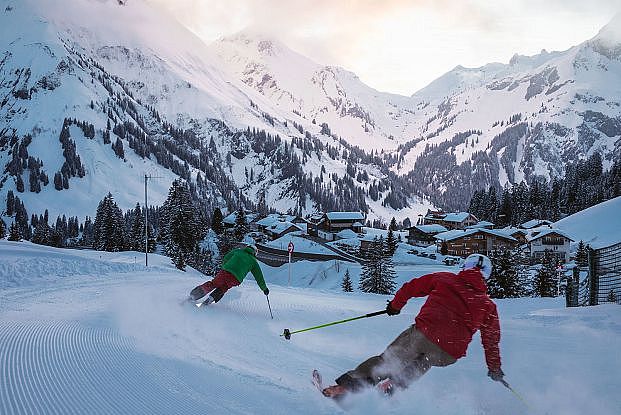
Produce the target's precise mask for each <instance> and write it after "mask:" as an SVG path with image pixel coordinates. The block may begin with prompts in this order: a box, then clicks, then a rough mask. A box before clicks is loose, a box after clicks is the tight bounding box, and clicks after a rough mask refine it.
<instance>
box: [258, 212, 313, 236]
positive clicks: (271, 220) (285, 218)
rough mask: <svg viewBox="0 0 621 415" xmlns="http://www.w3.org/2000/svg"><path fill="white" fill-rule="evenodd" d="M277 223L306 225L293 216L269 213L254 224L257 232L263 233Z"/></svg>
mask: <svg viewBox="0 0 621 415" xmlns="http://www.w3.org/2000/svg"><path fill="white" fill-rule="evenodd" d="M277 222H289V223H292V224H294V225H297V224H301V223H306V222H305V221H304V219H302V218H300V217H299V216H295V215H281V214H279V213H270V214H269V215H267V216H266V217H264V218H262V219H260V220H258V221H257V222H256V224H257V228H258V230H259V231H262V232H265V231H266V230H267V228H268V227H270V226H272V225H274V224H275V223H277Z"/></svg>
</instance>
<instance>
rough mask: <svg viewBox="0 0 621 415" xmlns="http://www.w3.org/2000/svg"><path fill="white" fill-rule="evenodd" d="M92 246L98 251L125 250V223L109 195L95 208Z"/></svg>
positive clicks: (119, 210)
mask: <svg viewBox="0 0 621 415" xmlns="http://www.w3.org/2000/svg"><path fill="white" fill-rule="evenodd" d="M93 244H94V246H93V247H94V248H95V249H97V250H98V251H109V252H118V251H123V250H124V249H125V221H124V220H123V213H122V212H121V209H120V208H119V207H118V205H117V204H116V202H115V201H114V198H113V197H112V194H111V193H108V195H107V196H106V197H104V198H103V199H102V201H101V202H99V206H98V207H97V214H96V216H95V223H94V224H93Z"/></svg>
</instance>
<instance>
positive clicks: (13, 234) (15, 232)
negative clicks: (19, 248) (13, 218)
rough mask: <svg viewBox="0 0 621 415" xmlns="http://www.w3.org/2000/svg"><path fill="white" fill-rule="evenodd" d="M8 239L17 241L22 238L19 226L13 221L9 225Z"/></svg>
mask: <svg viewBox="0 0 621 415" xmlns="http://www.w3.org/2000/svg"><path fill="white" fill-rule="evenodd" d="M8 240H9V241H13V242H19V241H21V240H22V235H21V233H20V231H19V227H18V226H17V224H16V223H15V222H13V223H11V227H10V228H9V238H8Z"/></svg>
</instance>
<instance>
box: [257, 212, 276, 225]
mask: <svg viewBox="0 0 621 415" xmlns="http://www.w3.org/2000/svg"><path fill="white" fill-rule="evenodd" d="M279 219H280V215H279V214H278V213H270V214H269V215H267V216H266V217H264V218H263V219H261V220H259V221H257V225H260V226H270V225H271V224H273V223H274V222H276V221H278V220H279Z"/></svg>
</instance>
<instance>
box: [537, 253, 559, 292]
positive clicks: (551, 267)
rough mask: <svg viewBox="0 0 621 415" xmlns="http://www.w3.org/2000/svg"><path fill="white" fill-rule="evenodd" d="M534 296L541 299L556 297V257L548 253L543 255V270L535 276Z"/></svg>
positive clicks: (540, 269)
mask: <svg viewBox="0 0 621 415" xmlns="http://www.w3.org/2000/svg"><path fill="white" fill-rule="evenodd" d="M533 288H534V294H535V295H537V296H539V297H555V296H556V290H557V281H556V266H555V261H554V257H553V256H552V254H550V253H549V252H548V251H545V252H544V254H543V260H542V265H541V268H539V270H538V271H537V274H536V275H535V281H534V283H533Z"/></svg>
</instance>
